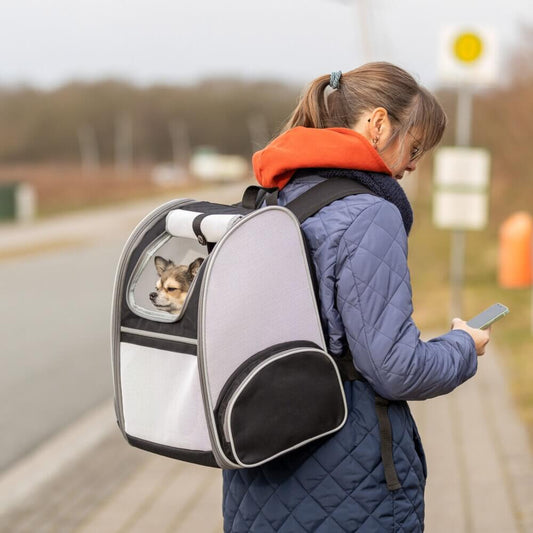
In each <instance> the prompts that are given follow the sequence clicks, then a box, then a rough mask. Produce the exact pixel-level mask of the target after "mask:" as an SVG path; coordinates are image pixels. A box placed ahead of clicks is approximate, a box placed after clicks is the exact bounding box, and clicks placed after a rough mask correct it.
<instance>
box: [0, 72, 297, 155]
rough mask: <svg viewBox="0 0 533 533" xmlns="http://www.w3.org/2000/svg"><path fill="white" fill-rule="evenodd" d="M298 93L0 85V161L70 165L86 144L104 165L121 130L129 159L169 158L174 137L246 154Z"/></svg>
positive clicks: (283, 88) (215, 84)
mask: <svg viewBox="0 0 533 533" xmlns="http://www.w3.org/2000/svg"><path fill="white" fill-rule="evenodd" d="M298 91H299V90H298V89H297V88H295V87H290V86H288V85H284V84H282V83H277V82H269V81H262V82H245V81H241V80H236V79H213V80H206V81H203V82H201V83H199V84H197V85H192V86H183V87H181V86H163V85H161V86H152V87H148V88H140V87H137V86H134V85H131V84H129V83H125V82H121V81H116V80H106V81H99V82H94V83H81V82H73V83H69V84H67V85H64V86H62V87H60V88H58V89H55V90H51V91H44V90H37V89H32V88H24V87H22V88H3V89H0V162H1V163H15V162H34V163H37V162H49V161H64V162H76V161H79V160H80V148H81V145H82V144H83V143H85V144H90V145H92V146H90V148H91V149H93V151H96V154H95V156H97V157H98V161H99V162H101V163H106V162H112V161H114V158H115V153H116V148H117V142H121V141H120V138H119V137H120V136H121V135H122V137H123V138H126V142H130V144H131V152H132V155H133V160H134V162H135V163H143V162H157V161H171V160H173V159H174V158H175V156H176V153H175V149H176V146H175V144H176V142H178V143H180V142H181V143H182V144H187V145H188V146H189V147H193V148H194V147H196V146H199V145H209V146H213V147H215V148H216V149H217V150H218V151H219V152H221V153H232V154H241V155H244V156H246V157H248V156H249V155H250V154H251V153H252V152H253V151H255V150H257V149H258V148H261V146H256V145H257V144H264V143H265V142H266V141H268V138H269V137H272V136H274V135H275V133H276V132H277V130H278V129H279V128H280V126H281V125H282V123H283V122H284V121H285V120H286V119H287V117H288V115H289V113H290V111H291V109H292V108H293V107H294V105H295V103H296V101H297V97H298ZM120 132H122V134H121V133H120ZM128 135H129V136H130V138H131V140H128V139H127V137H128ZM254 144H255V145H254ZM185 148H187V147H185ZM181 149H182V150H183V149H184V147H183V146H182V147H181Z"/></svg>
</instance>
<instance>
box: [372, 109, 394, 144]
mask: <svg viewBox="0 0 533 533" xmlns="http://www.w3.org/2000/svg"><path fill="white" fill-rule="evenodd" d="M390 131H391V123H390V119H389V114H388V113H387V110H386V109H385V108H384V107H376V108H375V109H374V110H373V111H372V113H371V115H370V117H369V118H368V138H369V139H370V141H371V143H372V144H373V145H374V147H377V145H378V143H379V141H380V139H383V138H388V137H389V135H390Z"/></svg>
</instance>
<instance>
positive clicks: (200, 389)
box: [112, 179, 372, 468]
mask: <svg viewBox="0 0 533 533" xmlns="http://www.w3.org/2000/svg"><path fill="white" fill-rule="evenodd" d="M358 193H369V194H372V193H370V191H368V190H367V189H366V188H364V187H363V186H362V185H359V184H358V183H356V182H354V181H352V180H349V179H330V180H326V181H324V182H321V183H320V184H318V185H316V186H315V187H313V188H312V189H310V190H309V191H307V192H306V193H304V194H303V195H301V196H300V197H299V198H297V199H296V200H295V201H293V202H292V203H290V204H289V205H287V207H279V206H277V205H267V206H265V207H261V208H257V209H256V208H255V206H256V204H257V203H258V201H259V200H257V199H258V198H260V197H261V195H263V197H266V198H267V202H266V203H267V204H268V203H272V202H271V201H270V200H272V199H275V193H273V192H272V191H266V190H263V189H260V188H259V187H251V188H249V189H247V191H246V193H245V196H244V197H243V202H242V204H239V205H235V206H228V205H221V204H216V203H210V202H203V201H195V200H189V199H181V200H174V201H171V202H168V203H166V204H164V205H162V206H161V207H159V208H158V209H156V210H154V211H153V212H152V213H150V214H149V215H148V216H147V217H146V218H145V219H144V220H143V221H142V222H141V223H140V224H139V225H138V226H137V227H136V228H135V230H134V231H133V233H132V234H131V236H130V238H129V239H128V241H127V243H126V245H125V248H124V250H123V252H122V256H121V258H120V261H119V264H118V268H117V274H116V280H115V288H114V296H113V309H112V359H113V374H114V390H115V410H116V415H117V421H118V424H119V427H120V429H121V431H122V433H123V435H124V437H125V438H126V439H127V441H128V442H129V443H130V444H131V445H133V446H136V447H138V448H142V449H145V450H149V451H152V452H155V453H158V454H161V455H166V456H169V457H173V458H176V459H180V460H184V461H188V462H193V463H197V464H201V465H206V466H215V467H216V466H219V467H222V468H247V467H254V466H258V465H260V464H263V463H265V462H267V461H270V460H271V459H273V458H275V457H278V456H279V455H281V454H283V453H286V452H288V451H290V450H293V449H295V448H298V447H300V446H302V445H304V444H306V443H308V442H310V441H312V440H315V439H318V438H320V437H323V436H325V435H328V434H331V433H333V432H335V431H337V430H339V429H340V428H341V427H342V426H343V424H344V422H345V420H346V416H347V407H346V400H345V397H344V391H343V386H342V379H341V377H340V376H341V374H340V372H339V361H338V360H336V359H335V360H334V359H333V358H332V357H331V356H330V355H329V354H328V353H327V351H326V344H325V340H324V335H323V331H322V327H321V322H320V317H319V313H318V307H317V303H316V298H315V290H314V280H313V273H312V267H311V266H310V262H309V258H308V256H307V252H306V247H305V242H304V238H303V234H302V231H301V229H300V223H301V222H303V220H305V219H306V218H307V217H309V216H311V215H313V214H314V213H316V212H317V211H318V210H319V209H320V208H322V207H323V206H325V205H327V204H329V203H331V202H332V201H333V200H336V199H339V198H342V197H344V196H348V195H350V194H358ZM156 257H157V258H158V259H156ZM197 257H202V258H204V261H203V263H202V264H201V266H200V268H199V270H198V273H197V274H196V276H195V277H194V279H193V280H192V284H191V285H190V288H189V290H188V292H187V295H186V298H185V302H184V304H183V307H182V308H181V311H179V313H177V312H174V313H169V312H167V311H165V310H162V309H160V308H159V309H158V308H156V307H154V305H153V301H154V299H155V298H156V296H155V293H153V291H154V287H155V286H156V283H160V281H159V282H158V279H159V273H158V270H157V268H156V266H154V263H157V262H158V260H159V261H160V260H161V258H164V259H165V261H168V260H172V262H173V264H174V265H178V264H185V265H187V264H189V263H190V262H191V261H192V260H194V259H195V258H197ZM183 268H184V270H186V267H183ZM178 288H179V287H178ZM348 359H349V361H348ZM348 359H345V362H347V364H348V368H350V365H351V368H352V369H353V370H354V371H355V369H354V368H353V364H351V357H349V358H348Z"/></svg>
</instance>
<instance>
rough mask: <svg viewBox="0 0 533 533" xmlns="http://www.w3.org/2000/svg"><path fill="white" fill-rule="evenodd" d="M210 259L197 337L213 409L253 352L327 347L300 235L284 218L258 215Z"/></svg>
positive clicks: (267, 212)
mask: <svg viewBox="0 0 533 533" xmlns="http://www.w3.org/2000/svg"><path fill="white" fill-rule="evenodd" d="M213 254H214V256H213V257H212V258H211V261H212V262H211V264H210V268H209V269H208V271H207V272H206V279H205V281H204V283H206V294H207V295H208V297H207V299H206V301H205V302H202V304H203V305H204V310H203V317H202V319H203V327H204V330H203V331H202V334H201V335H199V337H200V338H201V339H202V343H203V344H202V357H203V358H204V362H205V368H206V369H207V370H206V377H207V383H208V387H209V392H210V399H211V402H212V404H213V405H212V407H213V406H214V404H216V401H217V399H218V395H219V393H220V390H221V388H222V386H223V385H224V382H225V381H226V380H227V378H228V377H229V375H230V374H231V373H232V372H233V371H234V370H235V368H236V367H238V366H239V365H240V364H241V363H242V362H243V361H244V360H246V359H248V358H249V357H251V356H252V355H254V354H255V353H257V352H258V351H260V350H262V349H264V348H267V347H268V346H271V345H273V344H277V343H280V342H286V341H291V340H304V339H305V340H309V341H313V342H315V343H316V344H318V345H319V346H321V347H324V339H323V335H322V330H321V325H320V320H319V317H318V311H317V308H316V303H315V300H314V295H313V287H312V284H311V280H310V276H309V273H308V266H307V258H306V255H305V249H304V248H303V241H302V236H301V232H300V227H299V224H298V221H297V220H296V218H295V217H294V216H293V215H292V214H291V213H290V212H289V211H287V210H286V209H282V208H279V207H271V208H264V209H261V210H260V211H258V212H257V213H255V214H253V215H251V216H249V217H247V218H246V219H245V220H244V221H243V222H241V223H240V224H239V225H238V226H236V227H235V228H233V229H232V230H230V232H229V233H228V234H227V235H226V236H225V238H224V240H223V241H221V243H220V245H219V247H218V248H216V249H215V251H214V252H213Z"/></svg>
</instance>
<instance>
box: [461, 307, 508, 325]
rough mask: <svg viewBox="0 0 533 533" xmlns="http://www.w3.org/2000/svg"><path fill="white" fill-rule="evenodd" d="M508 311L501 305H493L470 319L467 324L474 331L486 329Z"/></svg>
mask: <svg viewBox="0 0 533 533" xmlns="http://www.w3.org/2000/svg"><path fill="white" fill-rule="evenodd" d="M508 312H509V309H508V308H507V307H506V306H505V305H503V304H494V305H491V306H490V307H488V308H487V309H485V311H482V312H481V313H479V315H476V316H475V317H474V318H471V319H470V320H469V321H468V322H467V324H468V325H469V326H470V327H471V328H476V329H487V328H488V327H489V326H490V325H491V324H494V322H496V320H500V318H503V317H504V316H505V315H506V314H507V313H508Z"/></svg>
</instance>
